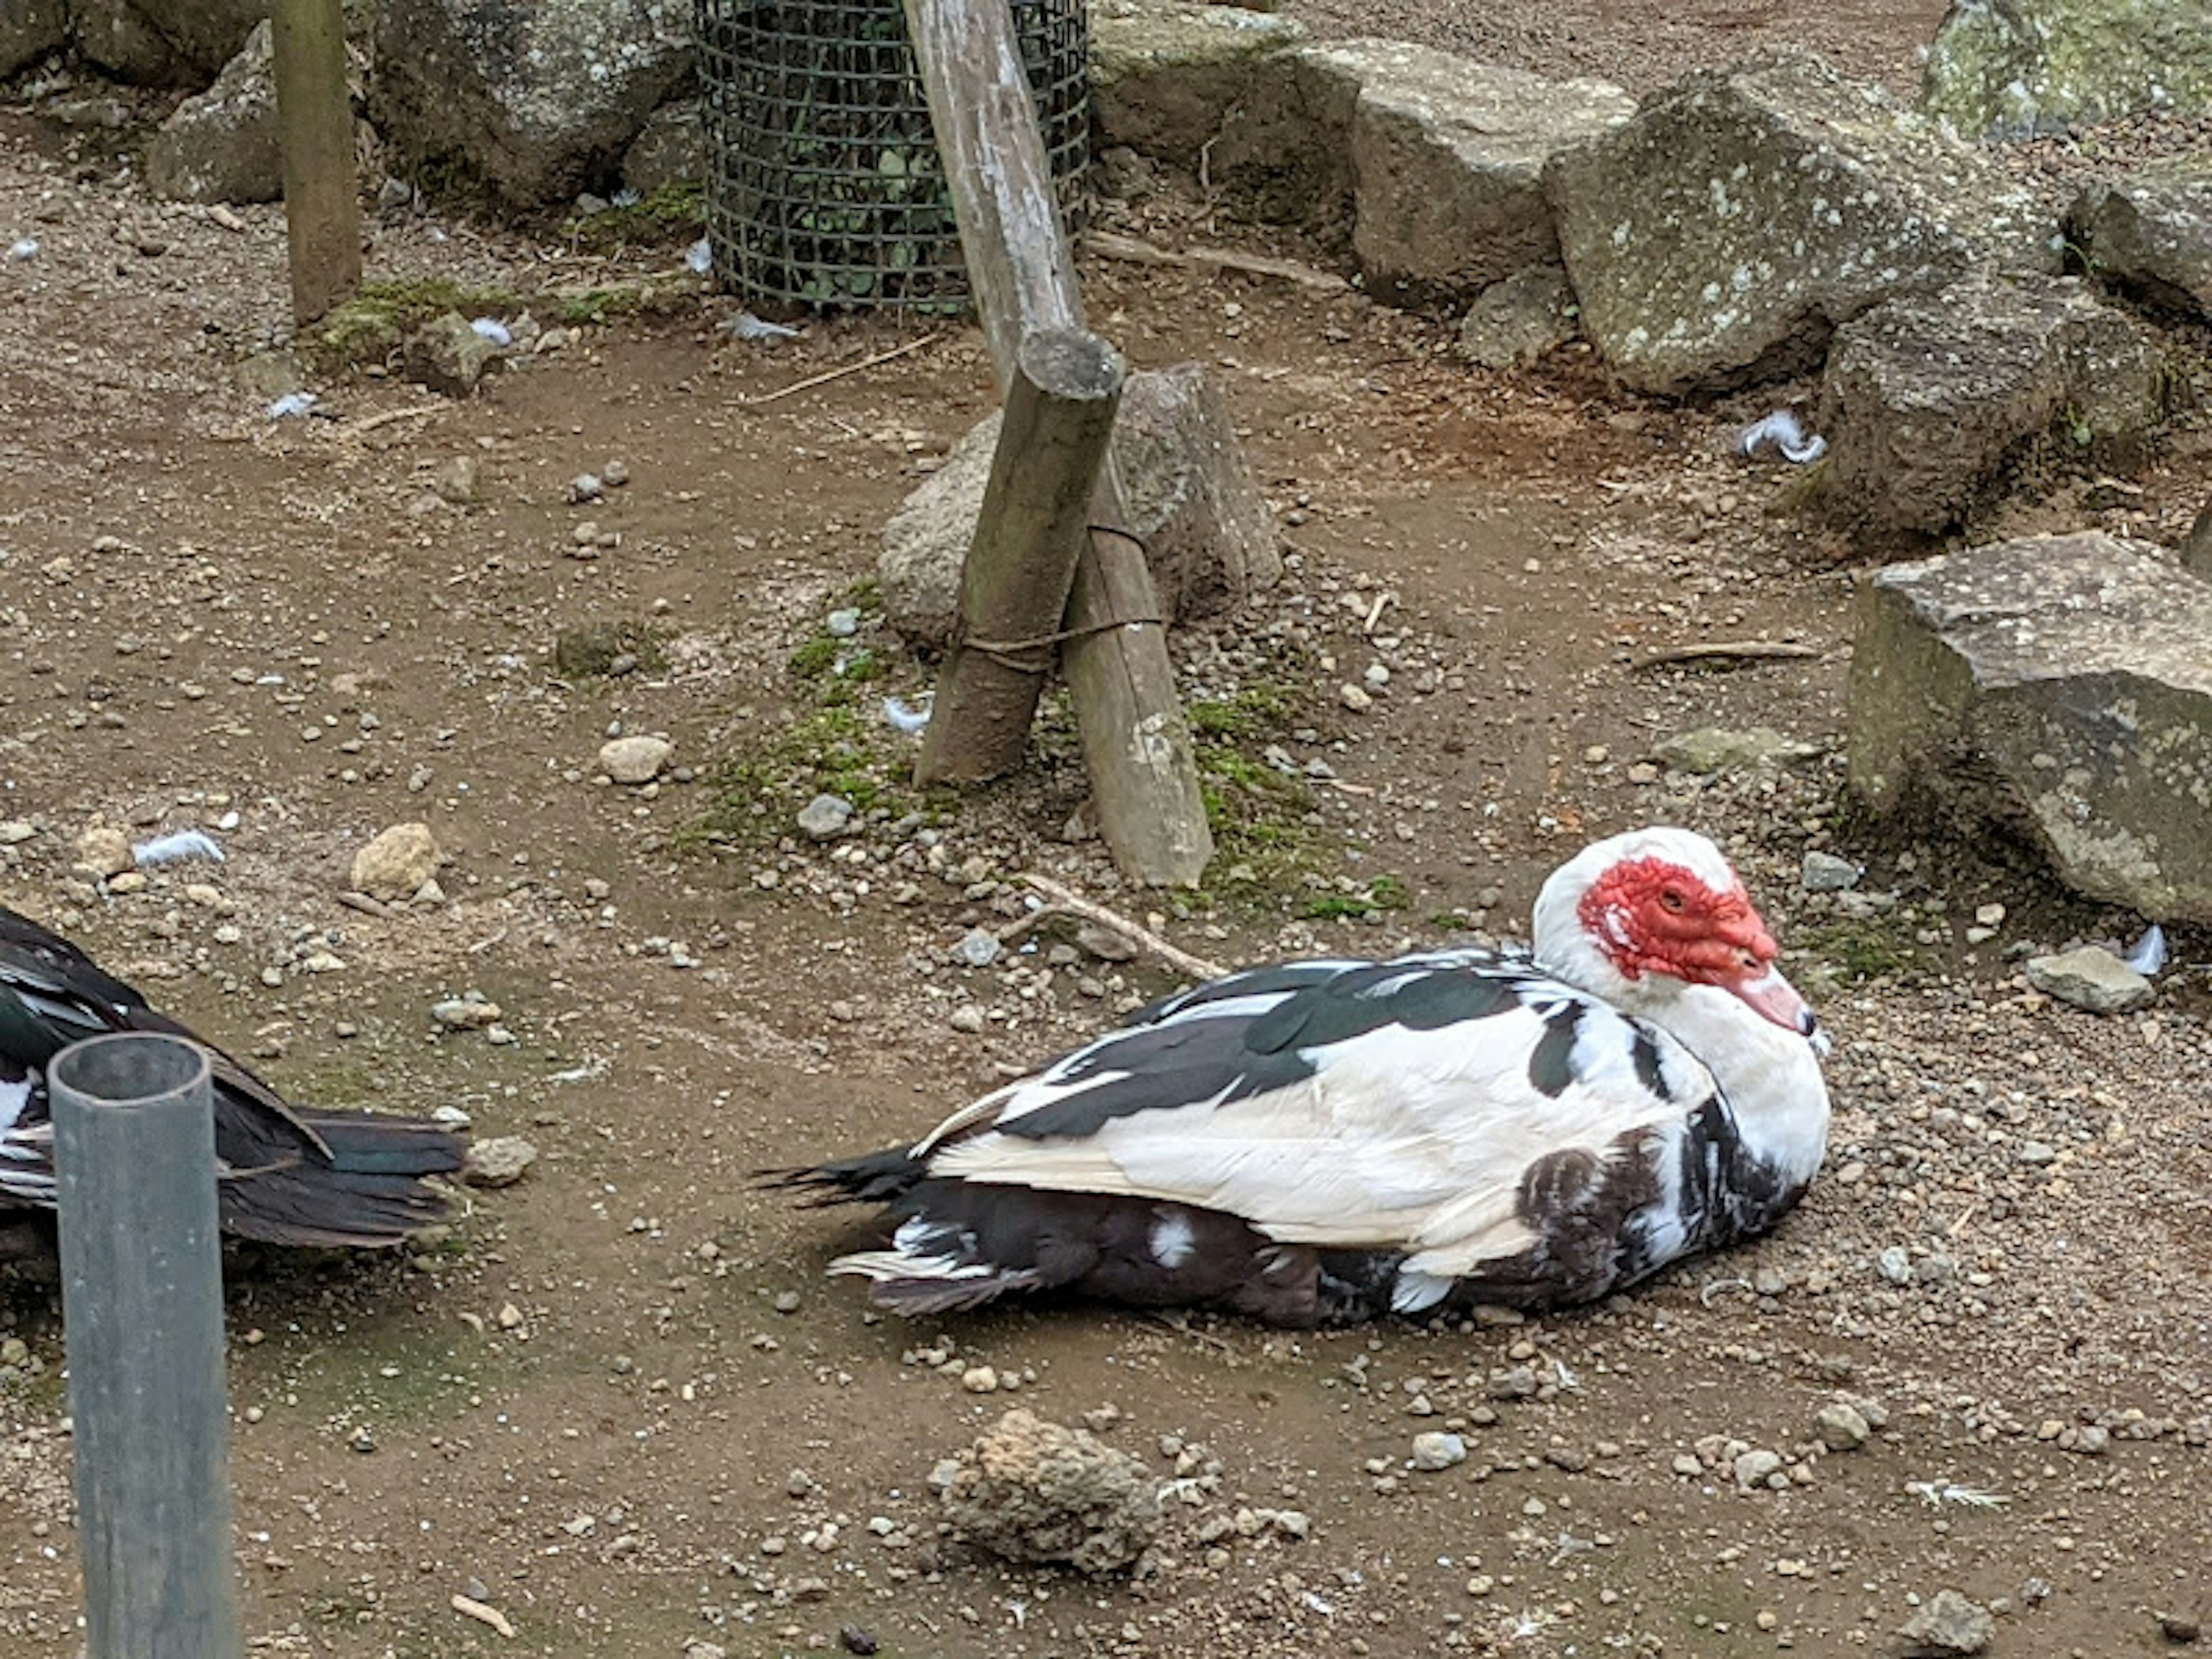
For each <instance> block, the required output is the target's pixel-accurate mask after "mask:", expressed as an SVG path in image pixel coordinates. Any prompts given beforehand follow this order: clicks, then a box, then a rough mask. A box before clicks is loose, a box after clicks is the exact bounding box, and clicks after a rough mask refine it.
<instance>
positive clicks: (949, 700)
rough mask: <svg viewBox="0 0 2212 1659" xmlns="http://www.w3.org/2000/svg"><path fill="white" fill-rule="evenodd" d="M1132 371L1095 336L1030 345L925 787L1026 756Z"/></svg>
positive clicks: (982, 528)
mask: <svg viewBox="0 0 2212 1659" xmlns="http://www.w3.org/2000/svg"><path fill="white" fill-rule="evenodd" d="M1121 377H1122V363H1121V353H1119V352H1117V351H1115V349H1114V348H1113V347H1112V346H1110V345H1109V344H1108V343H1106V342H1105V341H1103V340H1102V339H1100V338H1099V337H1097V335H1095V334H1078V333H1073V332H1067V331H1054V332H1051V333H1046V334H1033V335H1031V336H1030V337H1029V338H1028V339H1027V340H1025V341H1024V342H1023V343H1022V347H1021V356H1020V361H1019V362H1018V363H1017V365H1016V366H1015V372H1014V380H1013V385H1012V388H1011V389H1010V390H1009V391H1008V392H1007V393H1006V418H1005V419H1004V421H1003V422H1001V423H1000V427H999V443H998V447H997V449H996V450H995V451H994V453H993V455H992V458H991V481H990V483H989V484H988V485H987V487H986V488H985V489H984V491H983V509H982V513H981V516H980V517H979V518H978V519H977V520H976V524H975V540H974V541H973V542H972V543H970V544H969V549H968V558H967V561H966V562H965V563H964V564H963V566H962V567H961V576H960V581H961V586H960V618H961V621H960V637H959V640H958V641H957V642H956V643H955V644H954V646H953V647H952V649H951V653H949V654H948V655H947V656H946V657H945V666H944V669H943V670H942V671H940V672H939V675H938V677H937V702H936V704H935V707H934V708H933V710H932V712H931V714H930V717H929V726H928V729H927V735H926V736H925V737H924V738H923V739H922V744H921V757H920V758H919V759H918V760H917V761H916V763H915V781H916V782H918V783H935V782H939V781H953V782H959V783H972V782H976V781H981V780H982V779H985V778H994V777H999V776H1000V775H1004V774H1006V773H1007V772H1011V771H1012V770H1014V769H1016V768H1017V767H1018V766H1019V765H1020V764H1021V763H1022V755H1023V752H1024V750H1026V749H1027V747H1028V746H1029V733H1030V723H1031V722H1032V721H1034V720H1036V704H1037V697H1038V696H1039V694H1040V693H1041V692H1042V691H1043V690H1044V678H1045V674H1046V671H1048V669H1049V668H1050V667H1051V665H1052V662H1053V659H1054V656H1055V655H1056V654H1057V653H1055V652H1054V649H1053V647H1054V646H1055V645H1056V644H1058V643H1059V635H1060V618H1061V617H1062V615H1063V614H1065V613H1066V610H1067V595H1068V590H1069V589H1070V588H1071V587H1072V586H1073V585H1074V582H1075V569H1076V564H1077V562H1078V561H1079V559H1080V558H1081V557H1082V556H1083V550H1084V547H1085V543H1086V542H1087V540H1088V539H1089V533H1088V526H1089V525H1090V522H1091V496H1092V495H1093V494H1094V493H1095V492H1096V491H1097V486H1098V473H1099V468H1100V466H1101V465H1103V462H1104V460H1105V457H1106V442H1107V440H1108V439H1109V437H1110V436H1111V435H1113V430H1114V411H1115V409H1116V408H1118V407H1119V406H1120V404H1121Z"/></svg>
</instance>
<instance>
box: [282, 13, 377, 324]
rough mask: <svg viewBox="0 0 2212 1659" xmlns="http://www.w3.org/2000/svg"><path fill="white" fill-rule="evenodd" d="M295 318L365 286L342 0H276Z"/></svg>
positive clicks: (312, 314)
mask: <svg viewBox="0 0 2212 1659" xmlns="http://www.w3.org/2000/svg"><path fill="white" fill-rule="evenodd" d="M269 27H270V46H272V47H273V48H274V51H275V55H276V121H277V126H278V129H279V131H280V132H281V133H282V136H283V146H284V220H285V225H286V228H287V229H288V230H289V244H290V248H291V256H292V319H293V320H294V321H295V322H298V323H311V322H313V321H314V320H315V319H317V318H319V317H322V316H325V315H327V314H328V313H330V311H331V309H332V308H333V307H337V306H338V305H341V304H343V302H344V301H347V300H349V299H351V298H352V297H353V295H354V292H355V290H356V289H358V288H360V286H361V195H360V189H359V185H358V183H357V180H356V175H355V171H354V148H353V100H352V99H351V97H350V96H349V94H348V93H347V91H346V46H345V18H344V15H343V12H342V11H341V9H340V7H339V0H276V7H275V9H274V11H273V12H272V13H271V14H270V25H269Z"/></svg>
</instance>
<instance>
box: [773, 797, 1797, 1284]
mask: <svg viewBox="0 0 2212 1659" xmlns="http://www.w3.org/2000/svg"><path fill="white" fill-rule="evenodd" d="M1534 920H1535V927H1534V945H1533V949H1530V950H1528V951H1520V950H1500V951H1489V950H1458V951H1433V952H1430V953H1426V954H1423V955H1418V956H1408V957H1399V958H1397V959H1395V960H1394V961H1389V962H1360V961H1339V960H1329V961H1315V962H1294V963H1285V964H1282V965H1280V966H1276V967H1269V968H1259V969H1252V970H1249V971H1248V972H1243V973H1237V974H1231V975H1228V976H1227V977H1225V978H1223V979H1218V980H1216V981H1212V982H1211V983H1209V984H1205V985H1200V986H1199V987H1196V988H1194V989H1192V990H1188V991H1185V992H1182V993H1181V994H1177V995H1175V996H1171V997H1169V998H1167V999H1166V1000H1164V1001H1161V1002H1158V1003H1155V1004H1153V1005H1152V1006H1151V1007H1149V1008H1146V1009H1145V1010H1144V1011H1142V1012H1139V1013H1138V1014H1136V1015H1135V1016H1134V1017H1133V1018H1132V1019H1131V1020H1130V1021H1129V1023H1128V1024H1127V1025H1126V1026H1124V1027H1123V1028H1122V1029H1121V1030H1116V1031H1114V1032H1112V1033H1111V1034H1109V1035H1108V1036H1103V1037H1101V1038H1099V1039H1098V1040H1097V1041H1096V1042H1091V1043H1089V1044H1087V1045H1086V1046H1085V1047H1083V1048H1078V1049H1077V1050H1075V1051H1074V1052H1073V1053H1072V1054H1067V1055H1066V1056H1064V1057H1062V1058H1061V1059H1059V1060H1055V1061H1054V1062H1053V1063H1052V1064H1050V1065H1048V1066H1045V1067H1044V1068H1043V1069H1042V1070H1040V1071H1038V1072H1036V1073H1033V1074H1031V1075H1030V1076H1028V1077H1025V1078H1023V1079H1019V1080H1018V1081H1016V1082H1014V1083H1011V1084H1009V1085H1006V1087H1005V1088H1003V1089H1000V1090H997V1091H994V1092H993V1093H990V1094H987V1095H986V1096H984V1097H982V1098H981V1099H980V1100H977V1101H976V1102H975V1103H973V1104H971V1105H969V1106H968V1107H966V1108H964V1109H962V1110H960V1111H958V1112H957V1113H955V1114H954V1115H952V1116H951V1117H950V1118H948V1119H947V1120H946V1121H945V1122H944V1123H942V1124H940V1125H939V1127H937V1128H936V1129H934V1130H933V1131H932V1132H931V1133H929V1134H928V1135H927V1136H926V1137H924V1138H923V1139H921V1140H920V1141H918V1142H917V1143H915V1145H913V1146H906V1147H900V1148H896V1149H893V1150H891V1151H888V1152H878V1153H874V1154H872V1155H868V1156H865V1157H860V1158H848V1159H844V1160H842V1161H839V1162H836V1163H829V1164H821V1165H819V1166H817V1167H814V1168H811V1169H801V1170H788V1171H783V1172H779V1173H778V1174H777V1175H776V1176H775V1177H774V1179H775V1180H776V1181H777V1182H779V1183H780V1184H782V1185H785V1186H788V1187H795V1188H803V1189H808V1190H811V1191H813V1192H815V1193H817V1194H820V1195H821V1196H822V1200H823V1201H824V1202H839V1201H847V1200H851V1201H858V1202H863V1203H876V1204H881V1205H884V1206H888V1209H889V1212H890V1213H889V1219H890V1222H891V1224H892V1225H893V1231H891V1233H890V1238H889V1241H888V1243H887V1245H886V1247H885V1248H883V1249H870V1250H864V1251H861V1252H860V1253H859V1254H856V1255H846V1256H843V1257H841V1258H839V1259H838V1260H837V1261H836V1262H834V1263H833V1264H832V1267H831V1271H832V1272H835V1273H850V1274H854V1275H857V1276H859V1277H860V1278H863V1279H867V1280H869V1281H870V1284H871V1286H872V1294H873V1297H874V1299H875V1300H876V1301H877V1302H878V1303H879V1304H882V1305H884V1306H885V1307H888V1308H891V1309H894V1310H897V1311H899V1312H902V1313H906V1314H913V1315H924V1314H929V1315H934V1314H939V1313H945V1312H950V1311H953V1310H961V1309H967V1308H974V1307H978V1306H981V1305H982V1304H986V1303H989V1302H992V1301H994V1300H997V1299H998V1298H1000V1297H1007V1296H1012V1295H1017V1294H1029V1293H1033V1292H1043V1291H1061V1292H1069V1293H1074V1294H1079V1295H1084V1296H1089V1297H1098V1298H1103V1299H1105V1300H1109V1301H1114V1302H1120V1303H1124V1304H1134V1305H1138V1306H1146V1307H1155V1308H1158V1307H1172V1306H1192V1305H1212V1306H1217V1307H1221V1308H1226V1309H1231V1310H1236V1311H1238V1312H1241V1313H1244V1314H1247V1315H1250V1316H1255V1317H1258V1318H1261V1319H1265V1320H1268V1321H1272V1322H1278V1323H1282V1324H1288V1325H1311V1324H1316V1323H1330V1322H1347V1321H1354V1320H1361V1319H1367V1318H1372V1317H1376V1316H1381V1315H1383V1314H1385V1313H1398V1314H1407V1315H1428V1314H1431V1313H1434V1312H1443V1311H1446V1310H1454V1309H1458V1308H1462V1307H1465V1306H1467V1305H1469V1304H1478V1303H1487V1304H1507V1305H1511V1306H1516V1307H1522V1308H1528V1309H1541V1308H1547V1307H1554V1306H1560V1305H1565V1304H1572V1303H1577V1302H1586V1301H1589V1300H1590V1299H1592V1298H1594V1297H1601V1296H1604V1295H1606V1294H1607V1293H1608V1292H1610V1291H1615V1290H1618V1289H1620V1288H1622V1287H1624V1286H1626V1285H1632V1284H1634V1283H1636V1282H1637V1281H1638V1280H1639V1279H1644V1278H1647V1277H1649V1276H1650V1274H1652V1273H1656V1272H1657V1271H1658V1270H1659V1269H1660V1268H1662V1267H1665V1266H1666V1265H1667V1264H1668V1263H1669V1262H1671V1261H1676V1260H1678V1259H1680V1257H1682V1256H1685V1255H1690V1254H1692V1252H1696V1251H1701V1250H1709V1249H1717V1248H1720V1247H1723V1246H1726V1245H1729V1244H1732V1243H1736V1242H1738V1241H1740V1240H1742V1239H1746V1238H1748V1237H1753V1236H1754V1235H1757V1234H1759V1233H1762V1232H1765V1231H1767V1230H1768V1229H1769V1228H1771V1227H1772V1226H1773V1225H1775V1224H1776V1223H1777V1222H1778V1221H1779V1220H1780V1219H1781V1218H1782V1217H1783V1216H1784V1214H1786V1213H1787V1212H1789V1210H1790V1208H1791V1206H1794V1205H1795V1204H1796V1202H1797V1200H1799V1199H1800V1198H1801V1197H1802V1195H1803V1194H1804V1192H1805V1189H1806V1188H1807V1186H1808V1184H1809V1183H1810V1182H1811V1181H1812V1179H1813V1176H1814V1172H1815V1171H1816V1170H1818V1169H1819V1168H1820V1161H1821V1158H1822V1157H1823V1155H1824V1153H1825V1151H1826V1139H1827V1127H1828V1093H1827V1089H1826V1085H1825V1084H1824V1083H1823V1081H1822V1079H1821V1074H1820V1062H1821V1060H1823V1059H1824V1058H1825V1057H1826V1052H1827V1046H1828V1044H1827V1038H1826V1034H1825V1033H1823V1032H1822V1031H1821V1030H1820V1025H1819V1024H1818V1022H1817V1021H1815V1019H1814V1017H1813V1014H1812V1011H1811V1010H1810V1009H1809V1008H1808V1007H1807V1006H1806V1004H1805V1002H1804V1000H1802V998H1801V997H1799V995H1798V994H1797V993H1796V991H1795V990H1794V989H1793V988H1792V987H1790V983H1789V981H1787V980H1786V979H1784V977H1783V975H1781V973H1780V972H1779V971H1778V969H1776V967H1775V957H1776V946H1775V942H1774V939H1773V938H1772V937H1771V934H1769V933H1768V932H1767V930H1766V927H1765V924H1764V923H1763V922H1762V921H1760V919H1759V912H1758V911H1757V910H1756V909H1755V908H1753V904H1752V902H1751V899H1750V897H1749V896H1747V893H1746V892H1745V890H1744V886H1743V884H1742V882H1741V880H1740V879H1739V878H1737V875H1736V872H1735V870H1734V869H1733V868H1731V867H1730V866H1729V861H1728V860H1727V859H1726V858H1725V857H1724V856H1723V854H1722V853H1721V851H1720V849H1719V848H1717V847H1715V846H1714V845H1713V844H1712V842H1710V841H1707V840H1706V839H1705V837H1703V836H1698V835H1695V834H1692V833H1691V832H1690V831H1688V830H1685V829H1665V828H1659V829H1642V830H1637V831H1633V832H1632V833H1629V834H1626V835H1622V836H1614V837H1613V838H1612V839H1611V840H1608V841H1604V842H1598V843H1597V844H1595V846H1592V847H1589V848H1586V849H1584V850H1583V852H1582V853H1581V854H1579V855H1577V857H1576V858H1574V859H1573V860H1571V861H1569V862H1568V863H1567V864H1566V865H1565V866H1563V867H1561V868H1560V869H1559V871H1557V872H1555V873H1554V874H1553V876H1552V877H1551V878H1550V879H1549V880H1547V882H1546V883H1545V884H1544V887H1543V890H1542V893H1541V896H1539V898H1538V899H1537V902H1536V908H1535V918H1534Z"/></svg>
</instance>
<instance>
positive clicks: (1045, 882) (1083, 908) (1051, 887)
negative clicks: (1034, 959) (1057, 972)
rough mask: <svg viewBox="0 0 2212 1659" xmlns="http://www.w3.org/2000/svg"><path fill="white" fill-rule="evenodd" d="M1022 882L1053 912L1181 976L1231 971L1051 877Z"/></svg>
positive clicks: (1030, 877)
mask: <svg viewBox="0 0 2212 1659" xmlns="http://www.w3.org/2000/svg"><path fill="white" fill-rule="evenodd" d="M1022 880H1023V881H1024V882H1025V883H1027V884H1029V885H1030V886H1031V887H1034V888H1036V890H1037V891H1038V892H1040V893H1042V894H1043V895H1044V896H1046V897H1047V898H1048V899H1050V900H1051V901H1052V902H1053V907H1054V908H1057V909H1061V910H1065V911H1066V912H1067V913H1068V914H1069V915H1074V916H1080V917H1082V918H1083V920H1084V921H1095V922H1097V924H1098V925H1099V926H1100V927H1110V928H1112V929H1113V930H1114V931H1115V933H1119V934H1121V936H1122V937H1123V938H1125V939H1129V940H1131V941H1132V942H1133V943H1135V944H1137V945H1142V946H1143V947H1144V948H1145V949H1146V950H1147V951H1151V952H1152V954H1153V955H1154V956H1156V957H1158V958H1159V959H1160V960H1161V961H1163V962H1164V963H1167V964H1168V966H1169V967H1170V968H1172V969H1175V970H1176V972H1177V973H1179V974H1187V975H1189V976H1190V977H1191V978H1193V979H1200V980H1204V979H1219V978H1220V977H1221V976H1222V975H1224V974H1225V973H1227V972H1228V971H1229V970H1228V969H1225V968H1224V967H1222V966H1221V965H1220V964H1218V963H1212V962H1208V961H1206V958H1205V957H1194V956H1193V955H1191V954H1190V952H1188V951H1182V950H1178V949H1177V948H1176V946H1174V945H1170V944H1169V943H1168V942H1167V941H1166V940H1165V939H1162V938H1161V937H1160V936H1159V935H1158V933H1154V932H1152V929H1151V928H1149V927H1139V926H1138V925H1137V924H1136V923H1135V922H1133V921H1130V920H1129V919H1128V917H1127V916H1124V915H1117V914H1116V913H1115V912H1114V911H1112V910H1109V909H1108V908H1106V907H1105V906H1104V905H1103V904H1100V903H1097V902H1095V901H1093V900H1091V899H1087V898H1085V897H1084V896H1082V895H1081V894H1080V893H1077V892H1074V891H1073V890H1070V889H1068V888H1066V887H1063V886H1061V885H1060V884H1059V883H1058V882H1056V881H1054V880H1053V879H1052V878H1050V877H1048V876H1040V875H1036V874H1034V873H1030V872H1024V874H1023V876H1022Z"/></svg>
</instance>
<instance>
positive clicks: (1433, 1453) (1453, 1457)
mask: <svg viewBox="0 0 2212 1659" xmlns="http://www.w3.org/2000/svg"><path fill="white" fill-rule="evenodd" d="M1464 1462H1467V1442H1466V1441H1464V1440H1462V1439H1461V1438H1460V1437H1459V1436H1457V1435H1455V1434H1446V1433H1444V1432H1443V1431H1440V1430H1434V1429H1432V1430H1431V1431H1429V1432H1428V1433H1426V1434H1417V1435H1415V1436H1414V1437H1413V1467H1414V1468H1417V1469H1419V1470H1421V1471H1422V1472H1423V1473H1425V1474H1435V1473H1436V1472H1437V1470H1439V1469H1448V1468H1451V1467H1452V1466H1453V1465H1454V1464H1455V1463H1464Z"/></svg>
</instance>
